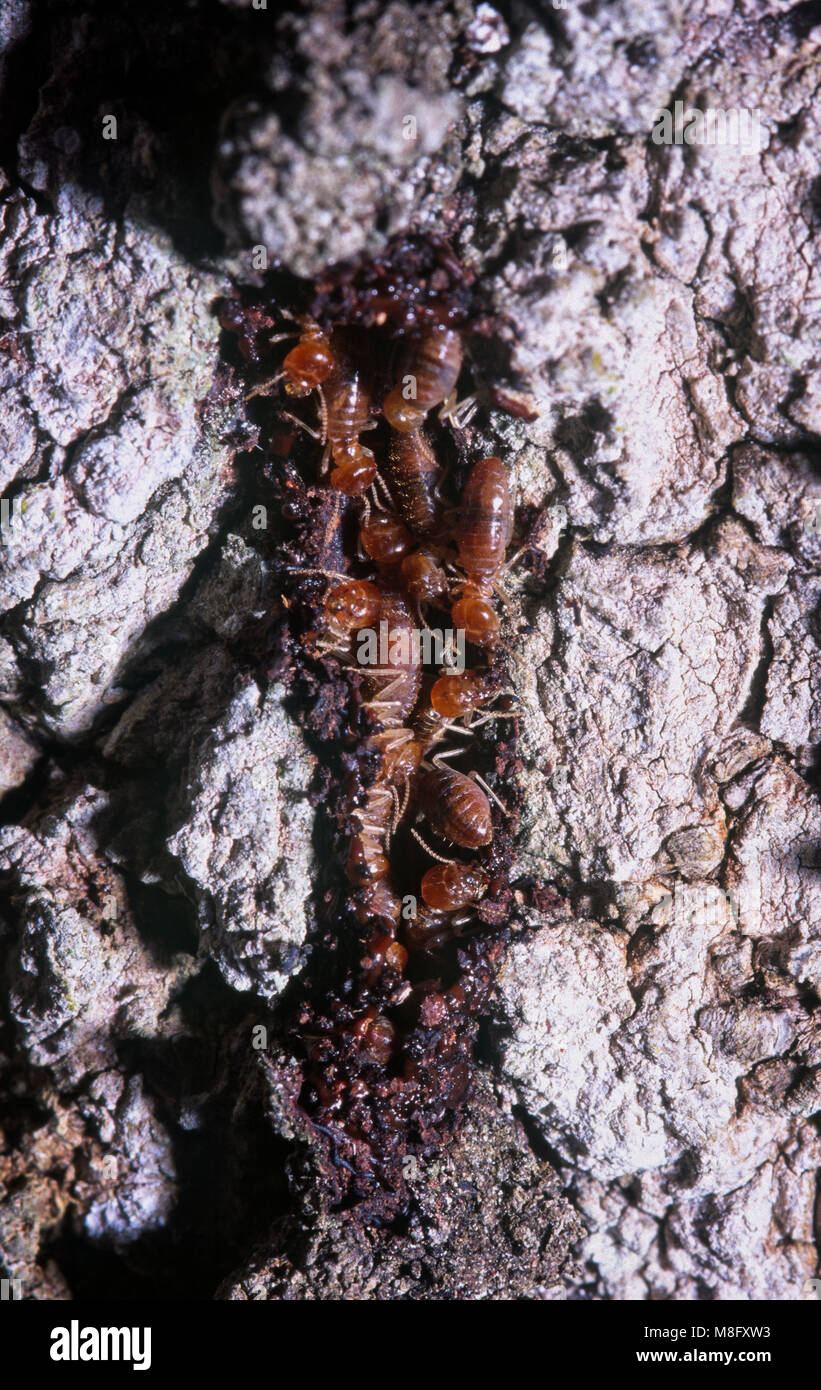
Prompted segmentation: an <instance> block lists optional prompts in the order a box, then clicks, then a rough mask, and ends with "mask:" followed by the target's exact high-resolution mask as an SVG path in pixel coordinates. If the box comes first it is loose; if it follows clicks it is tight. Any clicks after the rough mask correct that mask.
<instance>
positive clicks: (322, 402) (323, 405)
mask: <svg viewBox="0 0 821 1390" xmlns="http://www.w3.org/2000/svg"><path fill="white" fill-rule="evenodd" d="M316 394H317V395H318V396H319V421H320V429H321V434H320V436H319V442H320V444H324V443H325V442H326V440H327V438H328V402H327V401H326V399H325V392H324V391H323V390H322V387H321V386H317V388H316Z"/></svg>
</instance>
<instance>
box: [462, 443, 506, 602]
mask: <svg viewBox="0 0 821 1390" xmlns="http://www.w3.org/2000/svg"><path fill="white" fill-rule="evenodd" d="M512 519H513V513H512V509H511V505H510V488H509V486H508V481H507V470H506V469H505V466H504V464H503V463H502V461H501V459H498V458H488V459H480V460H479V462H478V463H476V464H474V466H473V468H472V469H471V472H470V476H469V477H468V480H467V483H466V484H465V490H464V492H463V494H462V505H461V508H460V512H459V529H458V532H457V536H456V541H457V545H458V547H459V559H460V561H461V563H462V565H463V567H464V569H465V571H466V573H467V575H468V578H469V579H470V580H471V581H472V582H473V583H474V584H475V585H476V586H477V588H480V589H485V588H489V587H490V585H491V584H492V583H493V580H494V579H495V577H496V575H497V574H498V572H499V570H500V569H501V567H502V565H503V564H504V558H505V550H506V549H507V543H508V541H509V540H510V532H511V525H512Z"/></svg>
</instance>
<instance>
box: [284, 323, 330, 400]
mask: <svg viewBox="0 0 821 1390" xmlns="http://www.w3.org/2000/svg"><path fill="white" fill-rule="evenodd" d="M333 365H334V355H333V352H332V351H331V345H330V343H329V342H328V340H327V338H326V337H325V335H324V334H323V333H321V332H320V330H319V329H318V328H316V327H313V328H310V327H309V328H307V329H306V330H305V331H304V332H303V336H302V338H301V339H300V341H299V342H298V343H297V345H296V347H295V348H292V349H291V351H290V352H289V353H287V355H286V357H285V359H284V361H283V363H282V372H283V375H284V377H285V390H286V391H287V393H288V395H289V396H310V394H311V392H312V391H316V389H317V387H319V386H321V385H322V383H323V381H326V380H327V378H328V377H329V376H330V374H331V371H332V369H333Z"/></svg>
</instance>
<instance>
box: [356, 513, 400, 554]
mask: <svg viewBox="0 0 821 1390" xmlns="http://www.w3.org/2000/svg"><path fill="white" fill-rule="evenodd" d="M359 539H360V541H361V543H362V549H363V550H364V551H365V554H366V555H368V556H370V558H371V559H372V560H374V561H375V562H376V564H377V565H397V564H398V563H399V561H400V560H401V559H402V557H403V556H405V555H407V553H408V551H409V550H410V549H411V547H412V545H413V540H412V539H411V536H410V533H409V531H408V529H407V527H406V526H404V525H403V524H402V522H401V521H399V519H398V518H397V517H395V516H387V515H379V516H371V517H369V518H368V520H367V521H363V523H362V525H361V526H360V528H359Z"/></svg>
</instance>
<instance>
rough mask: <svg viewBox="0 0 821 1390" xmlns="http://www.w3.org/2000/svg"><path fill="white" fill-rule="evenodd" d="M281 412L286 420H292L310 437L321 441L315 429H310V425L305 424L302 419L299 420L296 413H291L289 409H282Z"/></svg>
mask: <svg viewBox="0 0 821 1390" xmlns="http://www.w3.org/2000/svg"><path fill="white" fill-rule="evenodd" d="M281 413H282V414H283V415H284V416H285V419H286V420H292V421H293V423H294V424H295V425H299V428H300V429H301V430H304V431H305V433H306V434H309V435H310V436H311V438H312V439H315V440H317V442H318V443H321V440H320V438H319V435H318V434H317V432H316V430H312V429H311V426H310V425H306V424H305V421H304V420H299V419H298V418H297V416H296V415H292V414H291V412H290V410H283V411H282V412H281Z"/></svg>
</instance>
